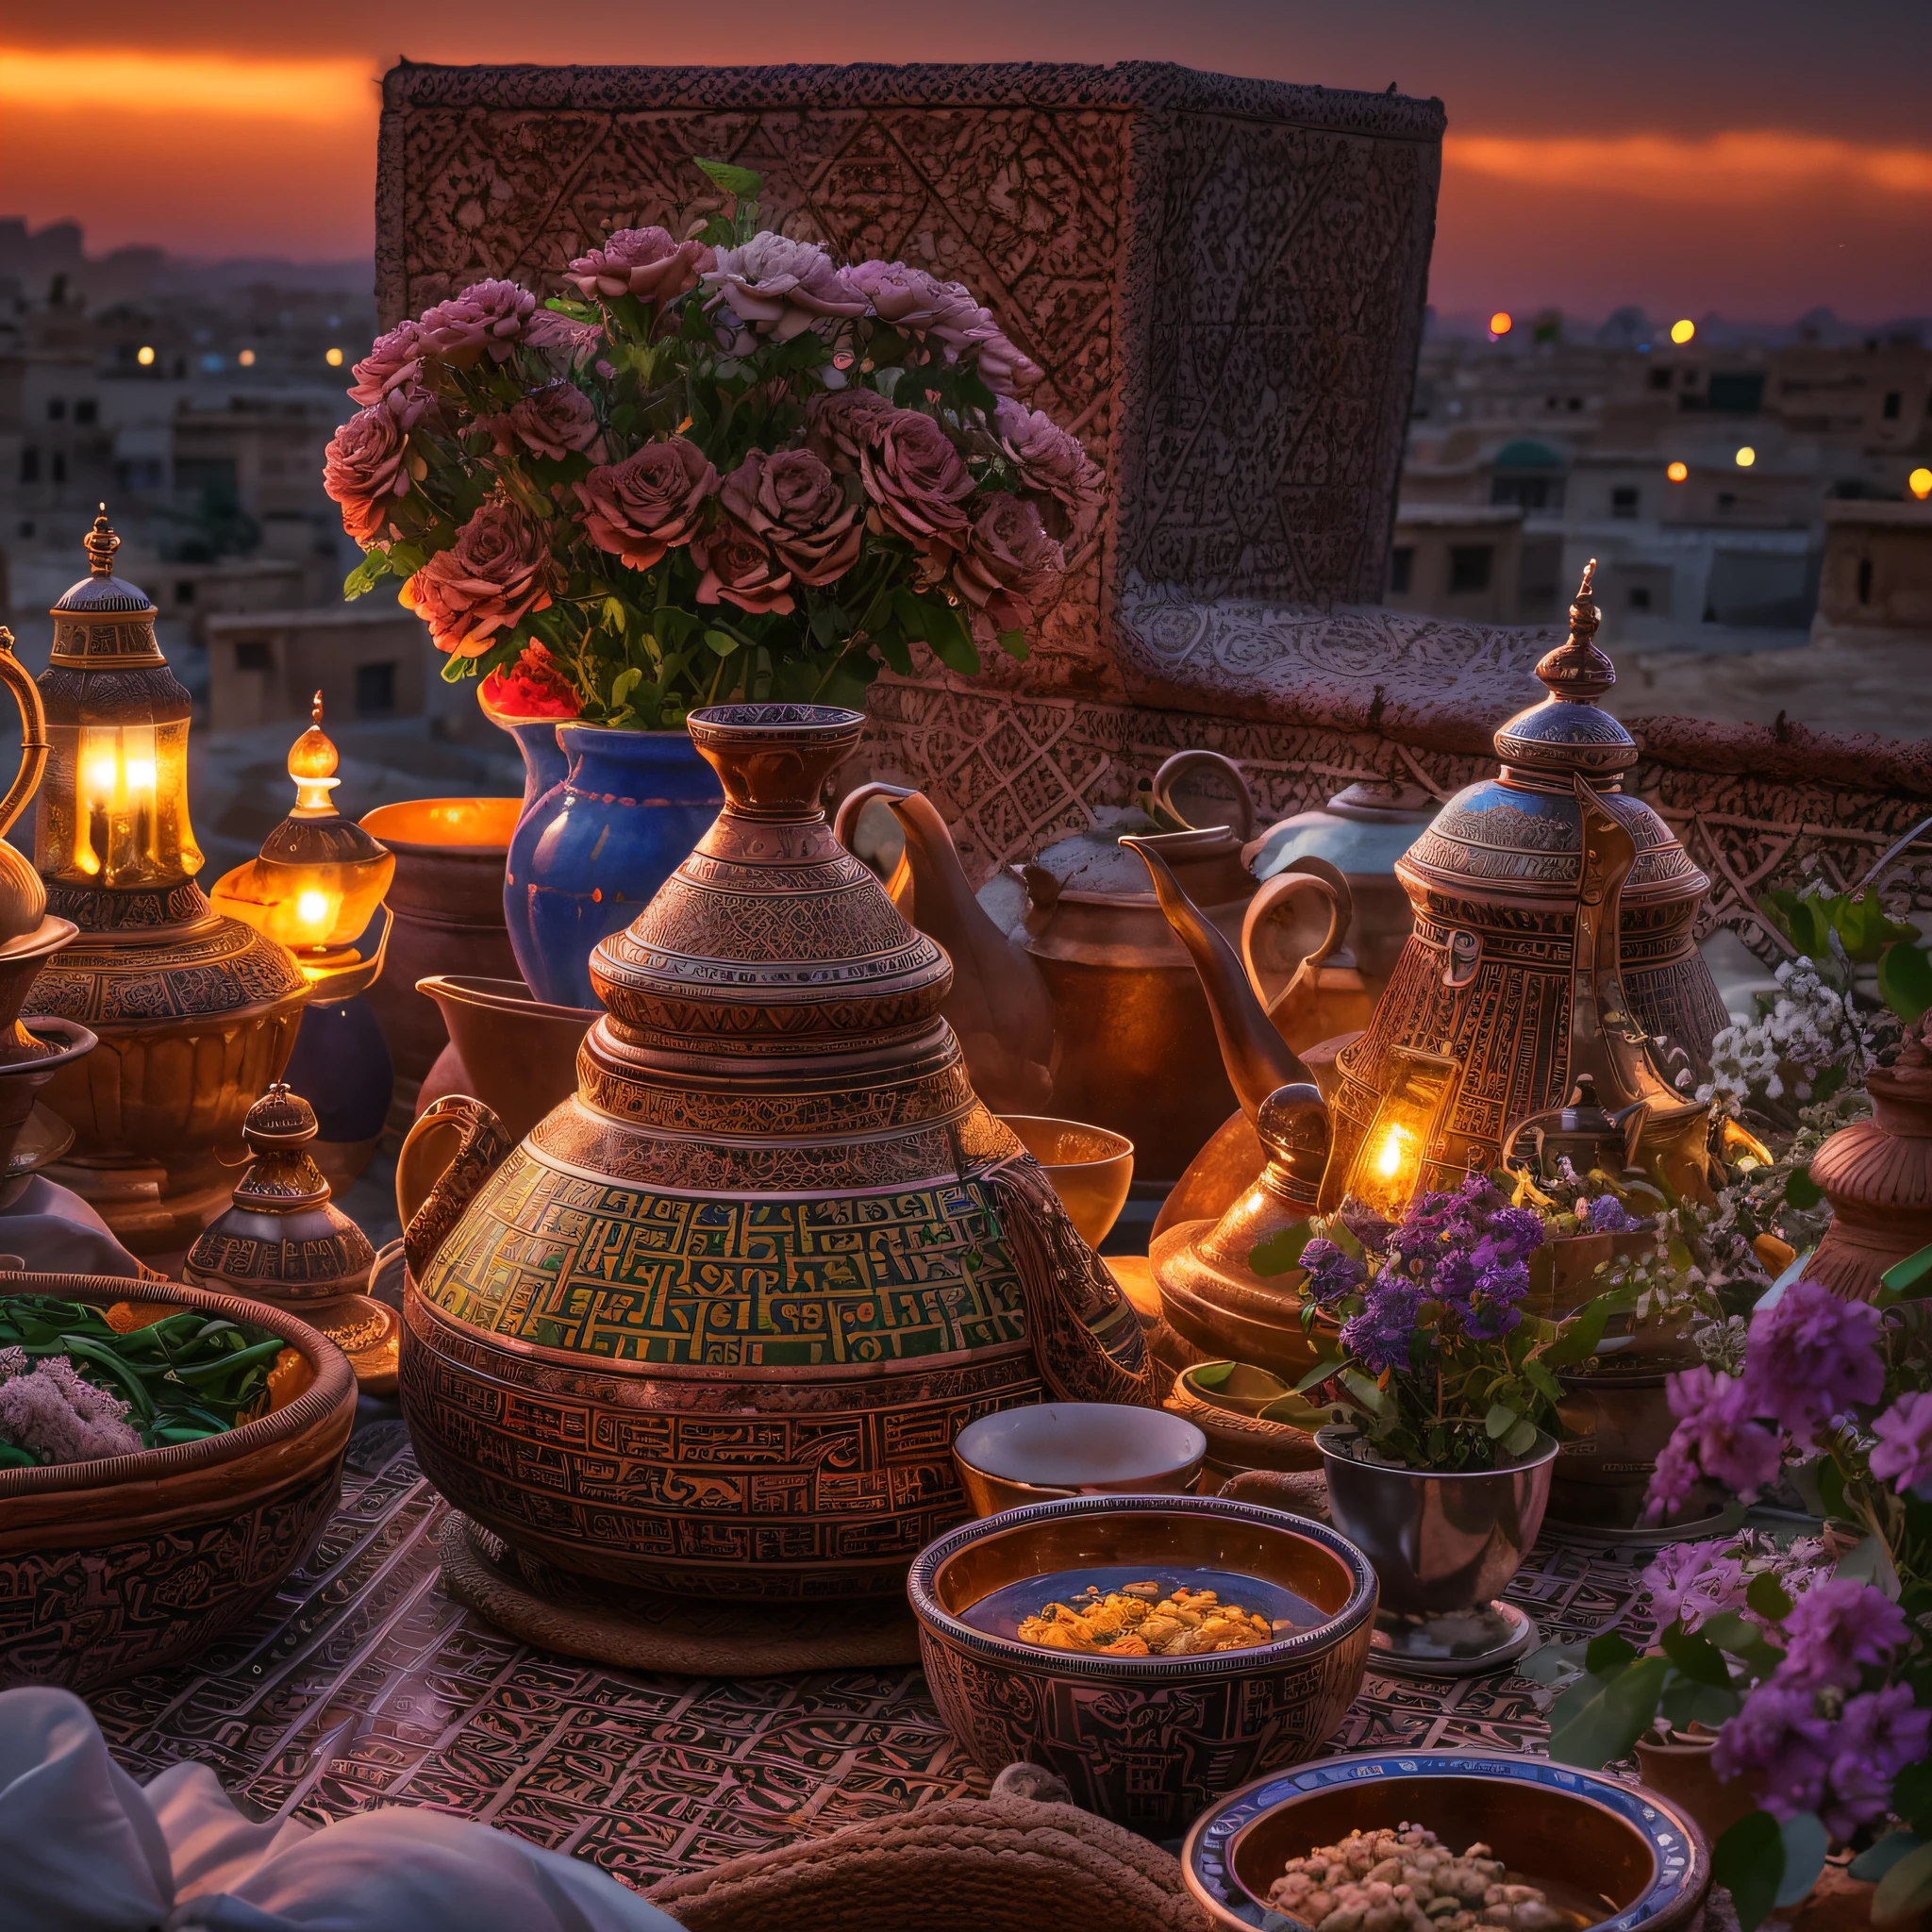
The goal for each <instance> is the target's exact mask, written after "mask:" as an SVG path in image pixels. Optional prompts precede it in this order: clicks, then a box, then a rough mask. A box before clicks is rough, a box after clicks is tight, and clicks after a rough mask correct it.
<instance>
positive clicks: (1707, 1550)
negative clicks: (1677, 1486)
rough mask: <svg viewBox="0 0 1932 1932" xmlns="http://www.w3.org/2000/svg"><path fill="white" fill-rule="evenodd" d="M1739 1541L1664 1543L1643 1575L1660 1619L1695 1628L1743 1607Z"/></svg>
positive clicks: (1643, 1581) (1664, 1622) (1714, 1539)
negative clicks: (1706, 1619)
mask: <svg viewBox="0 0 1932 1932" xmlns="http://www.w3.org/2000/svg"><path fill="white" fill-rule="evenodd" d="M1692 1480H1693V1481H1694V1480H1695V1477H1694V1474H1693V1477H1692ZM1736 1546H1737V1545H1736V1543H1735V1541H1733V1540H1732V1539H1730V1538H1727V1537H1714V1538H1712V1539H1711V1540H1710V1541H1707V1542H1701V1543H1675V1544H1670V1543H1667V1544H1665V1546H1664V1547H1663V1548H1662V1549H1660V1550H1659V1551H1658V1552H1657V1556H1656V1557H1655V1558H1654V1559H1653V1560H1652V1562H1651V1565H1650V1567H1649V1568H1648V1569H1647V1570H1646V1571H1645V1572H1644V1573H1643V1576H1642V1579H1641V1580H1642V1583H1643V1587H1644V1589H1645V1590H1647V1591H1649V1592H1650V1603H1651V1607H1652V1608H1653V1609H1654V1610H1655V1611H1656V1612H1657V1622H1658V1623H1659V1624H1672V1623H1680V1624H1683V1626H1684V1628H1685V1629H1687V1630H1695V1629H1696V1628H1697V1627H1698V1625H1699V1624H1702V1623H1703V1622H1704V1620H1705V1618H1707V1617H1711V1616H1715V1615H1716V1614H1717V1613H1718V1611H1720V1610H1729V1609H1736V1608H1738V1607H1740V1605H1741V1604H1742V1602H1743V1599H1744V1591H1745V1589H1746V1587H1747V1583H1746V1578H1745V1576H1744V1570H1743V1565H1742V1564H1740V1562H1739V1561H1738V1559H1737V1557H1734V1556H1733V1555H1731V1554H1730V1553H1731V1552H1732V1550H1734V1549H1735V1548H1736Z"/></svg>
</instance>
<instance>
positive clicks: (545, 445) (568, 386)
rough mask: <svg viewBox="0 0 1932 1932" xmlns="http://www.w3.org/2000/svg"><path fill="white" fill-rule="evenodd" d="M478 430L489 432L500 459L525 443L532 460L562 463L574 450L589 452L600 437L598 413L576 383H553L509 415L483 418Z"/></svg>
mask: <svg viewBox="0 0 1932 1932" xmlns="http://www.w3.org/2000/svg"><path fill="white" fill-rule="evenodd" d="M476 427H477V428H478V429H487V430H488V431H489V432H490V436H491V441H492V442H493V443H494V444H495V445H496V453H497V455H498V456H509V455H511V454H513V453H514V451H515V448H516V445H517V444H518V443H522V444H523V446H524V447H525V449H527V450H528V451H530V453H531V454H532V455H533V456H540V457H548V458H550V459H551V461H552V462H560V461H561V460H562V459H563V458H565V457H567V456H569V455H570V453H571V452H572V451H573V450H581V449H589V448H590V446H591V444H592V443H593V442H595V441H596V440H597V436H598V423H597V412H596V410H595V409H593V408H591V399H590V397H589V396H587V395H586V394H585V393H584V392H583V391H582V390H580V389H578V388H577V387H576V385H575V383H569V382H552V383H546V384H545V385H544V386H543V388H541V389H538V390H532V391H530V393H529V394H528V395H526V396H525V397H524V399H523V400H522V401H521V402H519V403H513V404H511V406H510V408H509V412H508V415H503V416H483V417H479V418H478V419H477V421H476Z"/></svg>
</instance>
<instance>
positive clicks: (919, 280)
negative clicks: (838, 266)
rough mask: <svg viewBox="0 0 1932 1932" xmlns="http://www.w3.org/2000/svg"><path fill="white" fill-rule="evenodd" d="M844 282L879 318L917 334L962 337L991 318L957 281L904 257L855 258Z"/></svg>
mask: <svg viewBox="0 0 1932 1932" xmlns="http://www.w3.org/2000/svg"><path fill="white" fill-rule="evenodd" d="M845 282H846V286H847V287H848V288H852V289H856V290H858V292H859V293H860V294H862V295H863V296H864V297H865V298H866V300H867V301H868V302H870V303H871V304H872V312H873V313H874V315H876V316H877V317H878V319H879V320H880V321H881V322H886V323H891V325H892V326H893V327H894V328H901V329H907V330H909V331H912V332H914V333H917V334H925V333H928V332H930V333H932V334H935V335H939V336H940V337H941V340H942V341H943V340H944V339H945V336H946V334H947V333H952V334H955V335H957V336H958V339H959V340H961V341H963V340H964V339H965V336H966V334H967V333H968V332H969V331H971V330H972V329H974V328H976V327H978V326H979V325H980V324H981V323H982V322H991V319H992V318H991V316H989V315H988V314H987V313H986V311H985V310H984V309H983V308H980V306H979V304H978V303H976V302H975V301H974V299H973V297H972V296H971V295H969V294H968V293H967V292H966V291H965V290H964V289H962V288H961V287H960V286H959V284H958V282H942V281H941V280H940V279H939V278H938V276H936V275H927V274H926V272H925V271H924V269H923V268H908V267H907V266H906V264H905V263H904V262H903V261H861V262H857V263H855V264H854V265H853V266H852V267H851V268H848V269H847V270H846V271H845Z"/></svg>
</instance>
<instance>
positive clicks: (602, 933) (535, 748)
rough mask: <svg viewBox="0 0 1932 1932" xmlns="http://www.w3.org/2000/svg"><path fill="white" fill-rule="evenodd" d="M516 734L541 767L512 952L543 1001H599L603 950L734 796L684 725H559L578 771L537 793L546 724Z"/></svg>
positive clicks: (514, 905)
mask: <svg viewBox="0 0 1932 1932" xmlns="http://www.w3.org/2000/svg"><path fill="white" fill-rule="evenodd" d="M510 729H511V730H512V733H513V735H514V736H515V738H516V741H517V742H518V744H519V745H521V746H522V747H523V751H524V758H525V763H526V766H527V767H528V770H529V779H528V783H527V784H526V786H525V794H524V796H525V806H524V811H523V815H522V817H521V818H520V819H519V820H518V821H517V828H516V832H515V835H514V836H513V837H512V838H511V840H510V844H509V865H508V871H507V873H506V874H505V878H504V886H503V909H504V918H505V921H506V923H507V924H508V927H509V943H510V950H511V951H512V952H514V953H515V954H516V956H517V965H518V967H519V968H520V969H521V971H522V973H523V975H524V981H525V985H527V986H528V987H529V989H530V991H532V992H533V993H535V994H536V995H537V997H538V998H539V999H540V1000H542V1001H544V1002H546V1003H547V1004H549V1005H551V1006H558V1007H597V1006H600V1005H601V1004H602V1002H601V1001H599V999H598V998H597V995H596V993H595V992H594V991H592V990H591V948H592V947H594V946H595V945H596V943H597V942H598V941H599V940H602V939H607V938H608V937H609V935H610V934H612V933H614V932H620V931H622V930H623V929H624V927H625V926H626V925H628V924H630V923H631V921H632V920H633V919H635V918H636V917H637V915H638V912H639V910H640V908H641V907H642V906H643V904H644V902H645V901H646V900H648V899H649V898H650V897H651V896H652V894H653V893H655V892H656V891H657V890H658V887H659V886H661V885H662V884H663V883H664V881H665V880H666V879H667V878H669V877H670V876H671V874H672V873H673V872H674V871H675V870H676V868H677V867H678V866H679V865H680V864H681V863H682V862H683V860H684V858H685V856H686V855H687V854H688V853H689V852H690V851H691V847H692V846H693V845H695V844H696V843H697V841H698V840H699V839H700V838H701V837H702V836H703V834H704V832H705V830H706V828H707V827H708V825H709V824H710V823H711V821H712V820H713V819H715V818H716V817H717V816H718V813H719V812H720V811H721V810H722V809H723V808H724V791H722V790H721V789H720V787H719V784H718V776H717V774H716V773H715V772H713V771H712V770H711V768H710V766H709V765H708V764H707V763H706V762H705V761H704V759H703V758H701V757H699V755H698V750H697V747H696V746H695V745H694V744H692V743H691V740H690V738H689V737H687V736H686V734H685V733H684V732H682V731H610V730H606V729H604V728H603V727H602V726H599V725H595V724H558V725H556V726H555V737H556V742H557V743H558V745H560V746H561V748H562V750H561V756H562V758H564V759H565V760H566V761H567V765H568V769H567V770H566V771H565V772H564V774H563V775H562V776H561V777H560V778H558V779H557V780H556V781H554V782H553V783H551V784H550V785H548V786H545V787H544V788H543V790H542V791H535V788H536V787H537V786H538V784H539V783H540V781H541V779H542V777H543V776H544V770H543V768H542V767H541V765H540V763H539V759H540V758H542V757H544V756H546V754H545V753H544V752H543V751H542V749H541V729H542V727H541V726H538V725H517V726H512V727H510ZM533 792H534V793H535V795H534V796H533V795H532V794H533Z"/></svg>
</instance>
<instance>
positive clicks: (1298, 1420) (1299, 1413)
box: [1258, 1394, 1335, 1436]
mask: <svg viewBox="0 0 1932 1932" xmlns="http://www.w3.org/2000/svg"><path fill="white" fill-rule="evenodd" d="M1258 1413H1259V1415H1260V1418H1261V1420H1262V1421H1263V1422H1264V1423H1286V1424H1288V1426H1289V1427H1290V1428H1291V1429H1306V1430H1307V1433H1308V1434H1309V1435H1311V1436H1312V1435H1313V1434H1314V1433H1315V1431H1316V1430H1317V1429H1325V1428H1326V1427H1327V1426H1328V1424H1330V1423H1332V1422H1333V1421H1334V1420H1335V1411H1334V1410H1333V1409H1332V1408H1326V1407H1323V1406H1322V1405H1321V1404H1320V1403H1315V1402H1310V1401H1309V1400H1308V1399H1307V1397H1306V1396H1303V1395H1293V1394H1290V1395H1277V1396H1276V1397H1275V1398H1274V1401H1273V1402H1271V1403H1270V1404H1269V1405H1268V1406H1267V1407H1266V1408H1264V1409H1261V1410H1260V1411H1258Z"/></svg>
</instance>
